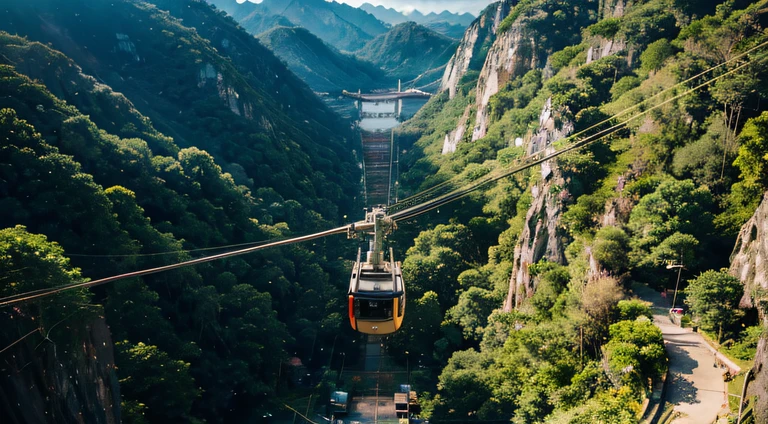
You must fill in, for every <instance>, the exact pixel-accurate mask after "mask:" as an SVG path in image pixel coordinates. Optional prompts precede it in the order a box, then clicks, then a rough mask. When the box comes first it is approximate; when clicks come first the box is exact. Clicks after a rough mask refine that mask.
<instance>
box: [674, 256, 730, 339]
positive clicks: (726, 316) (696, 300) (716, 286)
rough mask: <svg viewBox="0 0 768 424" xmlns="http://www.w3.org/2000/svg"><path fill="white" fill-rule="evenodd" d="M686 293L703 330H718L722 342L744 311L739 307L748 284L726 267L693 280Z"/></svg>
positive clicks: (704, 273) (692, 310)
mask: <svg viewBox="0 0 768 424" xmlns="http://www.w3.org/2000/svg"><path fill="white" fill-rule="evenodd" d="M685 294H686V297H687V298H686V300H685V302H686V303H687V304H688V305H689V306H690V307H691V312H693V314H694V319H697V320H698V322H699V324H700V325H701V327H702V328H703V329H705V330H708V331H716V332H717V340H718V341H722V340H723V337H724V336H725V335H726V332H729V331H731V330H732V327H733V326H734V325H735V324H736V323H737V322H738V320H739V318H741V317H742V316H743V314H744V313H743V311H741V310H739V309H738V307H739V301H740V300H741V298H742V296H744V286H743V285H742V284H741V281H739V279H738V278H736V277H734V276H732V275H730V274H728V272H727V270H725V269H723V270H720V271H715V270H709V271H706V272H703V273H701V274H700V275H699V276H698V277H696V278H695V279H693V280H689V281H688V287H686V288H685Z"/></svg>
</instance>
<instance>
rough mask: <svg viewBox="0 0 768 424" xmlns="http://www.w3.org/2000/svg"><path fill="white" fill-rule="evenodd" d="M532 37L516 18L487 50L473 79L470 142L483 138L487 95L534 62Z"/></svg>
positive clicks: (487, 115) (534, 63)
mask: <svg viewBox="0 0 768 424" xmlns="http://www.w3.org/2000/svg"><path fill="white" fill-rule="evenodd" d="M536 43H537V41H536V38H535V37H534V35H533V34H532V33H530V31H529V30H527V29H526V25H525V24H524V23H522V22H521V21H520V20H519V19H518V21H516V22H515V23H514V24H512V27H511V28H509V29H508V30H507V31H506V32H504V33H503V34H501V35H499V36H498V38H496V41H495V42H494V43H493V46H492V47H491V49H490V50H489V51H488V56H487V57H486V59H485V65H483V70H482V71H481V72H480V79H479V80H478V82H477V93H476V99H475V107H476V108H477V114H476V118H475V127H474V129H473V130H472V141H475V140H479V139H481V138H483V137H485V134H486V132H487V131H488V125H489V123H490V122H489V118H490V110H489V108H488V102H489V101H490V99H491V96H493V95H494V94H496V93H498V92H499V89H500V88H502V87H504V85H505V84H506V83H507V82H509V81H511V80H512V79H513V78H515V77H517V76H520V75H523V74H525V73H526V72H528V71H529V70H531V69H533V68H535V67H536V66H537V65H538V62H537V59H538V57H537V55H536V54H535V52H536Z"/></svg>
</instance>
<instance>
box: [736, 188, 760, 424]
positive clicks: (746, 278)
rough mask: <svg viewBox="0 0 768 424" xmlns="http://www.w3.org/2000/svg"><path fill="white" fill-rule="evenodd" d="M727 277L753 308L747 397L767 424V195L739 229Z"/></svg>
mask: <svg viewBox="0 0 768 424" xmlns="http://www.w3.org/2000/svg"><path fill="white" fill-rule="evenodd" d="M730 271H731V274H733V275H735V276H736V277H738V278H739V279H741V281H742V282H743V283H744V297H743V298H742V300H741V304H742V306H746V307H752V306H755V307H757V311H758V314H759V317H760V320H761V322H762V325H763V334H762V336H761V337H760V341H759V342H758V344H757V353H756V354H755V365H754V368H753V372H754V373H755V374H754V381H753V382H751V383H750V385H749V390H748V395H750V396H757V404H756V405H755V407H754V411H755V418H756V422H757V423H759V424H765V423H768V192H766V193H765V194H764V195H763V201H762V202H761V203H760V206H759V207H758V208H757V211H755V214H754V215H753V216H752V218H751V219H750V220H749V221H747V223H746V224H744V226H743V227H742V228H741V232H740V233H739V238H738V240H737V241H736V248H735V250H734V252H733V254H732V255H731V269H730Z"/></svg>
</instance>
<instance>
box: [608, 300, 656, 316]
mask: <svg viewBox="0 0 768 424" xmlns="http://www.w3.org/2000/svg"><path fill="white" fill-rule="evenodd" d="M616 311H617V312H618V318H619V320H620V321H624V320H627V321H634V320H636V319H638V318H640V317H646V318H648V319H649V320H653V312H652V311H651V304H650V302H645V301H643V300H640V299H629V300H620V301H619V303H617V304H616Z"/></svg>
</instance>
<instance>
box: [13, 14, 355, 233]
mask: <svg viewBox="0 0 768 424" xmlns="http://www.w3.org/2000/svg"><path fill="white" fill-rule="evenodd" d="M156 3H157V4H158V5H160V6H161V7H170V8H171V10H172V12H173V14H174V15H176V16H178V17H179V18H183V19H184V23H185V24H186V25H191V26H195V27H197V28H199V30H197V31H195V30H193V29H190V28H188V27H184V26H182V25H181V23H180V21H178V20H176V18H175V17H174V15H171V14H168V13H166V12H162V11H160V10H159V9H157V8H155V7H154V6H152V5H149V4H146V3H137V2H118V3H115V4H114V5H112V4H109V5H106V4H104V3H103V2H98V1H95V0H77V1H76V2H75V3H72V4H71V5H70V6H71V7H72V8H74V9H82V10H83V12H81V13H78V14H61V13H58V14H57V13H54V11H55V10H56V9H55V8H56V7H58V3H57V2H54V1H47V0H36V1H30V2H26V3H25V4H24V5H23V6H19V7H17V8H14V9H13V11H12V12H11V14H12V15H13V19H10V20H8V21H4V22H3V23H0V28H5V29H8V30H9V31H11V32H14V33H19V34H25V35H27V36H29V37H30V38H31V39H33V40H39V41H43V42H50V43H51V44H52V45H53V46H54V47H56V48H59V49H60V50H61V51H62V52H64V53H65V54H67V55H68V56H70V57H72V58H74V59H75V60H76V61H77V62H78V63H79V64H81V66H83V68H84V70H85V72H86V73H89V74H92V75H96V76H97V78H99V79H101V81H103V82H105V83H106V84H108V85H110V86H111V87H113V88H114V89H115V90H118V91H120V92H122V93H124V94H125V95H126V96H127V97H128V98H129V99H131V100H132V102H133V104H135V105H136V108H137V109H138V110H139V111H141V112H142V113H143V114H145V115H147V116H149V117H150V118H152V119H153V121H155V122H156V125H157V126H158V129H160V130H161V131H163V132H164V133H166V134H169V135H171V136H173V138H174V139H175V140H176V143H178V144H179V145H180V146H182V147H189V146H196V147H200V148H203V149H206V150H207V151H209V152H210V153H211V154H213V155H214V156H215V157H216V158H217V159H219V160H220V162H221V163H222V164H223V166H224V169H225V170H227V171H229V172H231V173H232V174H233V175H234V177H235V179H236V181H237V182H238V183H240V184H246V185H247V186H249V187H251V188H252V189H254V190H255V189H256V188H258V187H274V188H276V189H277V190H278V192H279V193H280V194H281V195H283V196H285V197H286V198H292V199H295V200H298V201H299V202H301V203H302V204H304V205H305V206H307V207H309V208H312V209H317V210H318V211H320V212H321V213H322V214H323V215H325V216H326V217H328V218H332V217H333V218H332V219H335V217H336V216H338V215H336V214H337V213H338V210H337V209H336V206H331V204H329V203H327V202H326V201H314V200H309V199H311V198H314V197H315V196H316V195H317V193H318V192H323V193H326V194H325V195H324V196H329V201H330V202H337V201H341V198H342V197H344V196H346V195H344V194H342V193H348V194H349V195H351V196H354V192H355V189H354V188H353V187H355V185H356V182H357V180H356V178H355V177H354V176H353V175H354V173H356V172H357V171H356V170H355V166H354V164H353V160H352V157H351V152H350V150H351V149H350V148H349V147H350V146H349V145H347V141H346V139H345V138H344V135H345V131H346V128H348V127H346V125H345V124H344V123H342V122H341V121H340V120H339V118H337V116H336V115H334V114H333V113H332V112H331V111H330V110H328V109H327V108H325V107H324V106H323V105H322V103H321V102H320V101H319V99H317V97H316V96H315V95H314V94H313V93H312V92H311V91H310V90H309V89H308V87H306V85H305V84H304V83H303V82H301V81H300V80H299V79H298V78H296V77H295V76H294V75H293V73H291V72H290V71H289V70H288V69H287V68H285V66H284V65H282V63H281V62H280V61H279V59H277V58H276V57H275V56H274V55H272V54H271V52H270V51H269V50H268V49H266V48H265V47H263V46H262V45H261V44H260V43H259V42H258V41H257V40H255V39H253V38H252V37H251V36H250V35H248V34H247V33H246V32H245V31H243V30H241V29H239V28H237V27H236V24H235V23H234V21H232V20H231V19H229V18H227V17H225V16H223V15H221V14H218V13H215V12H214V11H213V10H212V9H211V8H210V7H209V6H208V5H207V4H205V3H203V2H198V1H184V2H177V1H165V0H158V1H157V2H156ZM139 19H141V20H142V22H144V23H145V25H136V24H135V21H136V20H139ZM203 35H206V36H208V37H209V39H204V38H203V37H202V36H203ZM94 40H96V41H94ZM214 46H216V47H214ZM169 59H170V62H169ZM286 146H292V148H289V149H286ZM338 158H345V159H342V160H341V161H339V160H338ZM334 168H335V169H334ZM344 168H346V170H345V169H344ZM316 172H321V173H324V172H327V174H324V175H325V176H324V177H322V178H321V179H320V180H317V181H316V185H309V184H307V183H306V182H302V181H306V178H309V179H310V181H311V180H312V179H314V177H313V175H314V174H315V173H316ZM302 175H303V176H304V177H302ZM318 176H319V175H318ZM321 187H323V188H321ZM333 187H336V188H338V189H339V190H335V189H333ZM334 191H335V193H336V194H331V193H332V192H334ZM348 199H349V200H351V197H349V198H348ZM318 202H319V203H318Z"/></svg>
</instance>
